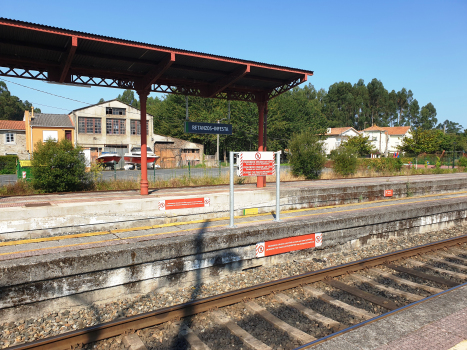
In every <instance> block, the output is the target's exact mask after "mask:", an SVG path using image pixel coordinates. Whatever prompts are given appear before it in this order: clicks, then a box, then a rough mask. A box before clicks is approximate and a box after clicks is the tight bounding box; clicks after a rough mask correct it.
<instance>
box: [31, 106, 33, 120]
mask: <svg viewBox="0 0 467 350" xmlns="http://www.w3.org/2000/svg"><path fill="white" fill-rule="evenodd" d="M32 119H34V106H31V120H32Z"/></svg>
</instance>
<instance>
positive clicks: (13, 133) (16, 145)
mask: <svg viewBox="0 0 467 350" xmlns="http://www.w3.org/2000/svg"><path fill="white" fill-rule="evenodd" d="M10 154H11V155H17V156H18V158H19V159H21V160H26V159H29V153H28V151H27V149H26V127H25V122H24V121H17V120H0V155H2V156H4V155H10Z"/></svg>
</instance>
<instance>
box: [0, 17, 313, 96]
mask: <svg viewBox="0 0 467 350" xmlns="http://www.w3.org/2000/svg"><path fill="white" fill-rule="evenodd" d="M308 75H313V72H312V71H307V70H301V69H295V68H289V67H283V66H277V65H272V64H265V63H260V62H254V61H248V60H242V59H235V58H230V57H224V56H216V55H211V54H205V53H200V52H194V51H187V50H181V49H174V48H170V47H164V46H158V45H151V44H146V43H141V42H136V41H129V40H123V39H116V38H111V37H107V36H101V35H95V34H88V33H83V32H77V31H72V30H67V29H61V28H55V27H50V26H45V25H39V24H33V23H28V22H22V21H17V20H11V19H5V18H0V76H4V77H17V78H26V79H34V80H43V81H50V82H58V83H69V84H77V85H87V86H102V87H112V88H119V89H132V90H136V91H147V92H160V93H174V94H182V95H189V96H200V97H211V98H221V99H229V100H240V101H250V102H256V103H261V102H266V101H268V100H270V99H271V98H273V97H275V96H277V95H279V94H281V93H283V92H285V91H287V90H290V89H292V88H293V87H295V86H297V85H299V84H301V83H302V82H304V81H306V80H307V76H308Z"/></svg>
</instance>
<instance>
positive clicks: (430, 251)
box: [8, 235, 467, 350]
mask: <svg viewBox="0 0 467 350" xmlns="http://www.w3.org/2000/svg"><path fill="white" fill-rule="evenodd" d="M465 244H467V235H466V236H460V237H456V238H451V239H447V240H443V241H440V242H435V243H430V244H425V245H422V246H418V247H413V248H409V249H404V250H401V251H397V252H393V253H389V254H384V255H380V256H376V257H372V258H366V259H363V260H359V261H355V262H351V263H347V264H343V265H339V266H335V267H330V268H326V269H323V270H319V271H313V272H309V273H305V274H302V275H298V276H293V277H288V278H284V279H280V280H277V281H272V282H268V283H264V284H260V285H257V286H253V287H249V288H244V289H240V290H236V291H232V292H229V293H224V294H220V295H216V296H212V297H209V298H204V299H200V300H196V301H193V302H189V303H185V304H180V305H175V306H171V307H167V308H163V309H159V310H156V311H153V312H149V313H144V314H140V315H136V316H131V317H127V318H123V319H117V320H114V321H111V322H107V323H104V324H100V325H96V326H92V327H88V328H84V329H80V330H76V331H73V332H69V333H65V334H62V335H59V336H54V337H51V338H46V339H41V340H38V341H34V342H31V343H26V344H22V345H18V346H14V347H11V348H8V349H15V350H17V349H24V350H25V349H48V350H51V349H70V348H85V349H87V348H89V349H91V348H94V346H96V347H97V348H102V349H141V350H142V349H177V348H178V349H189V348H190V349H203V350H207V349H227V348H228V349H261V350H266V349H294V348H296V347H299V346H303V345H304V344H308V343H310V342H316V341H319V339H320V338H324V337H329V336H330V335H332V334H333V333H335V332H337V331H342V330H345V329H347V328H349V327H355V326H356V325H358V324H360V323H361V322H364V321H368V320H371V319H373V318H375V317H377V316H380V317H384V314H386V313H388V312H389V311H394V310H398V309H399V308H401V307H405V306H407V305H409V304H411V303H413V302H420V301H423V300H424V299H425V298H427V297H429V296H432V295H434V294H437V293H440V292H443V291H444V290H446V289H449V288H452V287H455V286H457V285H459V284H462V283H463V282H465V281H467V249H466V246H465ZM115 339H117V340H115ZM121 340H123V342H122V343H121ZM86 344H88V345H86Z"/></svg>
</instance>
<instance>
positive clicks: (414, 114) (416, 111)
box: [405, 99, 421, 129]
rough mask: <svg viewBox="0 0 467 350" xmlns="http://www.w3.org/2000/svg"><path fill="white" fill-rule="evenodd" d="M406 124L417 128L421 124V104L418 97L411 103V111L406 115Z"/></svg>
mask: <svg viewBox="0 0 467 350" xmlns="http://www.w3.org/2000/svg"><path fill="white" fill-rule="evenodd" d="M405 125H410V126H412V127H413V128H414V129H417V128H418V127H419V126H420V125H421V121H420V106H419V105H418V101H417V100H416V99H414V100H413V101H412V102H411V103H410V104H409V113H408V114H407V116H406V120H405Z"/></svg>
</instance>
